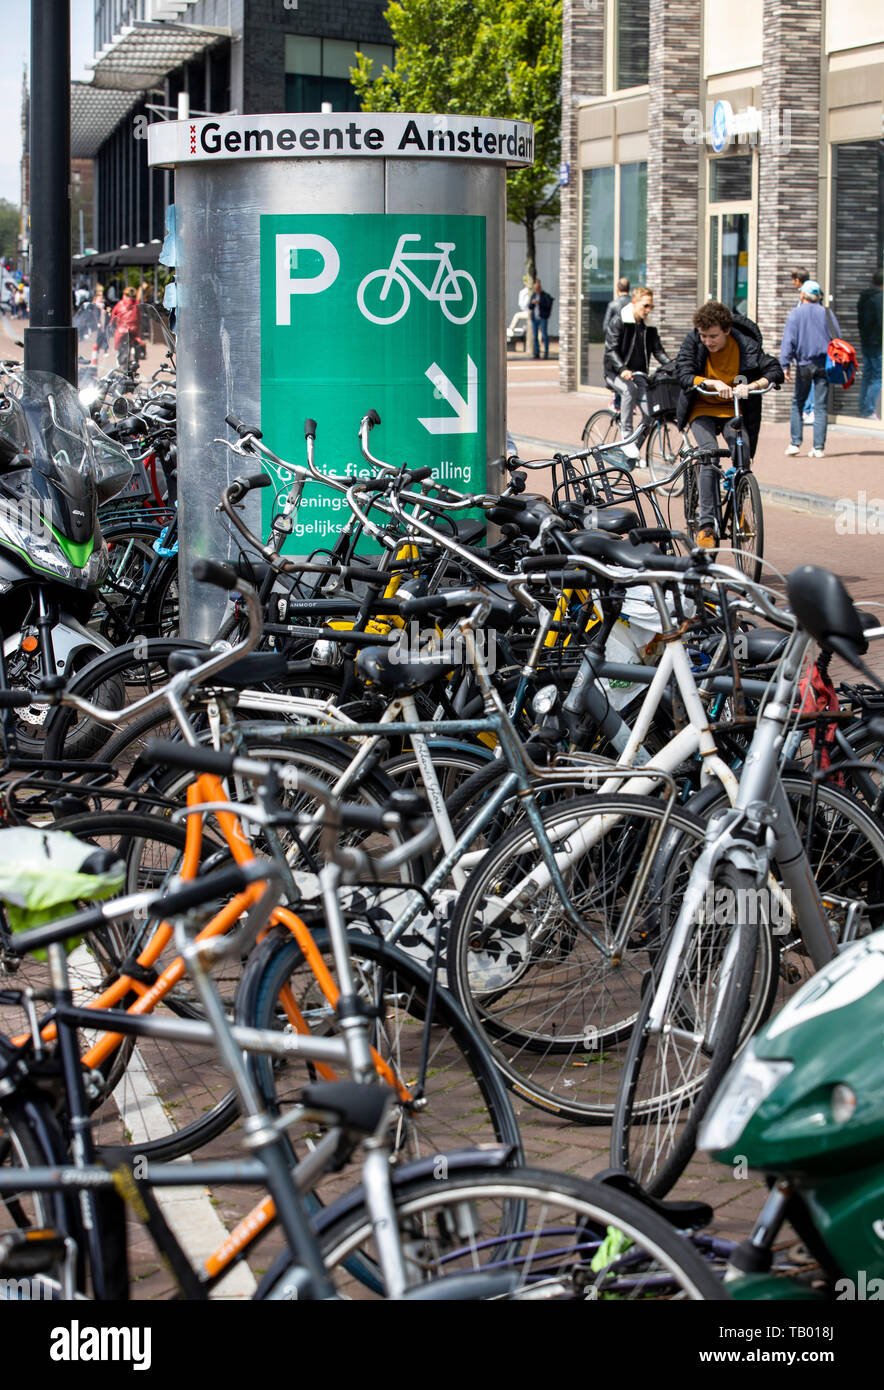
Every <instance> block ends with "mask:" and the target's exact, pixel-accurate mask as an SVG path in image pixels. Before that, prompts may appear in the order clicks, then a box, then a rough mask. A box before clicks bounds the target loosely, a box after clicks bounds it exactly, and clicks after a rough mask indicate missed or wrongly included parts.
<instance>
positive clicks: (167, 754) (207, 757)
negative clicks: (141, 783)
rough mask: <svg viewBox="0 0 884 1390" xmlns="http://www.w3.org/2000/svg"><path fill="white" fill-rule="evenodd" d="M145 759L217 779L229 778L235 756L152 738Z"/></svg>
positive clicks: (177, 741)
mask: <svg viewBox="0 0 884 1390" xmlns="http://www.w3.org/2000/svg"><path fill="white" fill-rule="evenodd" d="M144 757H145V758H147V759H149V761H150V762H154V763H162V764H164V765H165V766H167V767H183V768H185V769H186V770H187V771H188V772H209V773H212V774H213V775H214V776H215V777H229V776H230V774H231V772H232V771H233V764H234V760H235V755H234V754H233V753H219V752H218V750H217V749H216V748H203V747H197V748H192V747H191V746H190V744H189V743H182V742H180V741H179V740H178V739H174V740H173V739H170V738H151V739H148V741H147V743H146V744H145V747H144Z"/></svg>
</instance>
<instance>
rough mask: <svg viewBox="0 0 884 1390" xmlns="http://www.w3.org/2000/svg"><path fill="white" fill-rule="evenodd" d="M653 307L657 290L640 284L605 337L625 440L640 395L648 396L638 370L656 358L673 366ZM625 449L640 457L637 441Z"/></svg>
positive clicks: (606, 361) (610, 378) (610, 382)
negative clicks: (650, 320) (654, 319)
mask: <svg viewBox="0 0 884 1390" xmlns="http://www.w3.org/2000/svg"><path fill="white" fill-rule="evenodd" d="M653 308H654V291H653V290H651V289H648V287H647V285H636V287H635V289H634V290H633V291H632V300H631V302H630V304H627V305H625V306H624V307H623V309H622V310H621V312H620V313H619V314H615V315H614V317H613V318H612V319H611V322H610V323H609V325H608V332H607V334H606V336H605V357H604V363H603V365H604V372H605V381H606V382H607V384H608V386H610V388H611V390H612V391H616V392H617V393H618V395H619V396H620V438H621V439H628V438H629V436H630V435H631V434H632V428H633V426H632V416H633V412H634V410H635V406H636V403H637V402H638V400H639V397H640V396H641V397H645V395H646V389H645V382H644V381H642V382H637V381H636V380H635V373H636V372H644V373H645V374H647V373H648V372H649V371H650V370H651V358H652V357H656V359H657V361H658V362H659V363H660V364H661V365H662V366H664V367H671V366H672V358H671V357H670V356H669V355H668V354H667V353H666V352H665V350H664V348H663V344H662V343H661V341H660V334H659V333H658V332H657V330H656V328H654V327H652V325H651V324H649V323H648V322H647V320H648V316H649V314H650V313H651V312H652V310H653ZM623 452H624V453H625V454H626V455H627V456H628V457H629V458H638V448H637V447H636V445H635V444H627V445H626V447H625V448H624V451H623Z"/></svg>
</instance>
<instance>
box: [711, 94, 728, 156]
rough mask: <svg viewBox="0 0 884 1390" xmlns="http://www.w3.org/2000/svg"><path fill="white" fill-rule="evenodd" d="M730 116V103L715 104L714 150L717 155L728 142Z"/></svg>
mask: <svg viewBox="0 0 884 1390" xmlns="http://www.w3.org/2000/svg"><path fill="white" fill-rule="evenodd" d="M730 114H731V108H730V102H728V101H717V102H716V103H715V107H714V110H713V112H712V148H713V149H714V150H715V152H716V154H717V153H718V152H719V150H723V149H724V147H725V145H726V144H727V142H728V136H729V134H730V132H729V129H728V126H729V124H730Z"/></svg>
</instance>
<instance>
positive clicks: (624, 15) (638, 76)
mask: <svg viewBox="0 0 884 1390" xmlns="http://www.w3.org/2000/svg"><path fill="white" fill-rule="evenodd" d="M650 9H651V7H650V0H617V27H616V30H615V36H616V48H615V55H614V86H615V87H616V89H617V90H618V91H619V90H620V89H621V88H623V87H643V86H644V85H645V84H646V82H647V80H648V50H649V42H648V41H649V37H650V26H651V16H650Z"/></svg>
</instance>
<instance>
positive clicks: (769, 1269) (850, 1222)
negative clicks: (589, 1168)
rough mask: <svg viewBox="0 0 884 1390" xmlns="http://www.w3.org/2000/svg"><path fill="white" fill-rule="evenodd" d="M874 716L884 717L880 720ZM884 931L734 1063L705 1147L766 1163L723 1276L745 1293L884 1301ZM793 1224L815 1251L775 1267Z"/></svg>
mask: <svg viewBox="0 0 884 1390" xmlns="http://www.w3.org/2000/svg"><path fill="white" fill-rule="evenodd" d="M874 722H876V723H878V722H880V721H874ZM882 1033H884V930H882V931H877V932H874V933H872V934H871V935H870V936H867V937H863V938H862V939H861V940H858V941H854V942H851V943H849V944H848V945H847V946H846V947H843V948H842V950H841V951H840V952H839V954H838V955H837V956H836V957H835V959H834V960H833V961H831V962H830V963H829V964H828V965H826V966H825V967H824V968H823V969H822V970H820V971H818V972H817V973H816V974H815V975H814V976H813V977H812V978H811V979H810V980H808V981H807V983H806V984H804V985H803V986H802V987H801V989H800V990H798V991H797V992H796V993H795V995H794V996H793V997H792V998H791V999H790V1000H789V1002H788V1003H787V1004H786V1005H785V1007H784V1008H783V1009H782V1010H781V1011H780V1012H779V1013H778V1014H777V1015H776V1016H775V1017H774V1018H773V1019H772V1020H771V1021H770V1022H769V1023H768V1024H767V1025H766V1026H765V1027H764V1028H763V1029H762V1030H761V1032H759V1033H758V1034H757V1035H756V1037H755V1038H753V1039H752V1041H751V1042H750V1043H749V1045H748V1046H747V1047H746V1048H745V1050H744V1051H743V1053H742V1054H741V1056H740V1057H739V1058H738V1059H737V1060H736V1061H735V1062H734V1064H733V1066H732V1068H731V1070H730V1072H729V1073H728V1074H727V1076H726V1077H725V1079H724V1081H723V1082H722V1085H721V1088H720V1089H719V1092H718V1094H717V1096H716V1098H715V1100H714V1102H713V1105H712V1108H711V1110H710V1111H709V1113H708V1114H707V1116H706V1119H705V1121H704V1123H703V1125H702V1127H701V1130H700V1135H699V1143H698V1147H699V1148H702V1149H705V1150H706V1151H707V1152H708V1153H709V1154H710V1155H711V1157H712V1158H714V1159H716V1160H717V1161H718V1162H720V1163H725V1164H732V1165H736V1164H740V1165H742V1170H743V1171H744V1172H745V1170H746V1169H747V1168H749V1169H756V1170H760V1171H761V1172H763V1173H765V1174H766V1176H767V1178H768V1182H769V1185H770V1190H769V1194H768V1197H767V1200H766V1201H765V1203H764V1207H763V1210H762V1212H761V1214H760V1216H759V1218H758V1220H757V1222H756V1224H755V1227H754V1229H753V1232H752V1235H751V1236H750V1237H749V1239H748V1240H746V1241H744V1242H743V1243H742V1244H741V1245H739V1246H737V1248H736V1250H735V1251H734V1252H733V1253H732V1254H731V1256H730V1260H729V1265H728V1270H727V1274H726V1281H727V1287H728V1292H729V1293H730V1294H731V1295H732V1296H733V1297H734V1298H738V1299H764V1300H781V1299H790V1300H791V1299H800V1300H811V1301H821V1300H822V1301H827V1300H831V1301H840V1300H850V1299H876V1300H880V1299H884V1170H882V1167H881V1155H882V1153H884V1059H882V1057H881V1052H880V1046H881V1043H880V1040H881V1037H882ZM786 1222H788V1223H789V1224H790V1225H791V1227H792V1228H793V1230H794V1231H796V1232H797V1234H798V1237H799V1239H800V1241H801V1243H802V1245H803V1247H804V1251H806V1252H807V1254H808V1255H809V1256H810V1260H809V1262H808V1263H807V1265H806V1267H805V1269H804V1270H803V1272H802V1271H801V1270H798V1271H795V1272H793V1273H791V1274H789V1275H786V1274H783V1273H779V1274H778V1273H777V1270H776V1265H775V1261H774V1249H773V1247H774V1242H775V1241H776V1240H777V1237H778V1235H779V1234H780V1232H781V1231H782V1228H783V1225H784V1223H786Z"/></svg>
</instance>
